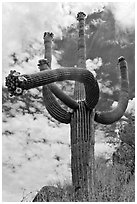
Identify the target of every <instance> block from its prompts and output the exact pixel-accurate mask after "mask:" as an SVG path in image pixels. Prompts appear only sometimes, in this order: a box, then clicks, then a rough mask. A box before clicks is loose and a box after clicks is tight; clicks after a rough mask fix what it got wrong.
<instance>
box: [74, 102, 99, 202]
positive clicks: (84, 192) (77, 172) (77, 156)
mask: <svg viewBox="0 0 137 204" xmlns="http://www.w3.org/2000/svg"><path fill="white" fill-rule="evenodd" d="M93 124H94V110H89V109H87V107H86V105H85V103H84V102H79V108H78V109H77V110H75V111H74V112H73V114H72V116H71V123H70V125H71V170H72V183H73V186H74V188H75V193H76V194H75V195H76V200H77V201H93V200H94V172H95V171H94V143H95V139H94V125H93Z"/></svg>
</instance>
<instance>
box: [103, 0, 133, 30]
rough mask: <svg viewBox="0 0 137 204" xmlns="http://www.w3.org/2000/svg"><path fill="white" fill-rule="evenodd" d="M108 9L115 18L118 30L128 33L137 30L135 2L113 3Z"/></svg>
mask: <svg viewBox="0 0 137 204" xmlns="http://www.w3.org/2000/svg"><path fill="white" fill-rule="evenodd" d="M106 8H107V9H109V10H110V11H111V12H112V14H113V16H114V19H115V26H116V28H117V30H120V31H128V32H133V31H134V30H135V2H133V1H128V2H111V3H108V4H107V6H106Z"/></svg>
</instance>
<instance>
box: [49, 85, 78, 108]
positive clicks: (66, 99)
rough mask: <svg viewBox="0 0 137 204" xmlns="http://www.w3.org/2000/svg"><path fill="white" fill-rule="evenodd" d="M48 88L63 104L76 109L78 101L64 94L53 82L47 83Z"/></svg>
mask: <svg viewBox="0 0 137 204" xmlns="http://www.w3.org/2000/svg"><path fill="white" fill-rule="evenodd" d="M48 87H49V89H50V90H51V91H52V93H53V94H54V95H55V96H56V97H57V98H59V99H60V100H61V101H62V102H63V103H64V104H65V105H67V106H68V107H69V108H71V109H77V108H78V103H77V102H76V101H75V100H74V99H72V98H71V97H70V96H68V95H67V94H65V93H64V92H63V91H62V90H60V89H59V88H58V87H57V86H56V85H55V84H49V85H48Z"/></svg>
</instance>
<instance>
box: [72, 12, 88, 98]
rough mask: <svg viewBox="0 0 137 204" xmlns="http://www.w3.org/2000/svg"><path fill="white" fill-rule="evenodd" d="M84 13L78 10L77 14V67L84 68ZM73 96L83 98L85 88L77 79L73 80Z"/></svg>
mask: <svg viewBox="0 0 137 204" xmlns="http://www.w3.org/2000/svg"><path fill="white" fill-rule="evenodd" d="M85 16H86V15H85V13H83V12H79V13H78V14H77V20H78V21H79V23H78V28H79V38H78V63H77V68H76V69H78V67H80V68H83V69H84V68H86V43H85ZM74 98H75V100H76V101H83V100H85V89H84V85H83V84H81V83H79V82H78V81H76V82H75V88H74Z"/></svg>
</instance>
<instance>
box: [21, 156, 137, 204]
mask: <svg viewBox="0 0 137 204" xmlns="http://www.w3.org/2000/svg"><path fill="white" fill-rule="evenodd" d="M29 199H30V198H29ZM31 199H32V200H33V196H32V197H31ZM37 199H38V200H37ZM37 199H36V200H35V202H38V201H40V202H47V201H49V202H74V201H75V199H74V190H73V187H72V186H71V185H67V184H64V186H62V185H61V184H59V183H58V184H57V188H55V189H54V190H50V188H49V190H48V193H47V190H45V191H44V188H43V190H42V191H40V194H39V197H37ZM32 200H28V197H27V196H24V198H23V199H22V202H25V201H32ZM134 201H135V182H134V175H133V176H132V177H131V178H130V181H129V182H127V173H126V168H125V166H124V165H115V166H113V165H112V164H109V165H107V160H105V159H104V158H101V157H99V158H97V159H96V186H95V202H134Z"/></svg>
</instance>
